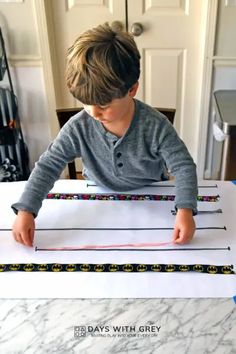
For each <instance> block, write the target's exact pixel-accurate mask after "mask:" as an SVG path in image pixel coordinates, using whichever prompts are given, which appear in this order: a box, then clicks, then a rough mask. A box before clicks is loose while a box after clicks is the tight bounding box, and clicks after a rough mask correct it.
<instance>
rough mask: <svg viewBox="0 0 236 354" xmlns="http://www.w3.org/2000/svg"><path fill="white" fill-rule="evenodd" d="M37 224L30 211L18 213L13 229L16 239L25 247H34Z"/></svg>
mask: <svg viewBox="0 0 236 354" xmlns="http://www.w3.org/2000/svg"><path fill="white" fill-rule="evenodd" d="M34 230H35V222H34V216H33V214H31V213H29V212H28V211H21V210H19V211H18V214H17V217H16V220H15V222H14V224H13V227H12V233H13V236H14V239H15V240H16V241H17V242H19V243H22V244H23V245H25V246H29V247H33V240H34Z"/></svg>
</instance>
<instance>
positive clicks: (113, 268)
mask: <svg viewBox="0 0 236 354" xmlns="http://www.w3.org/2000/svg"><path fill="white" fill-rule="evenodd" d="M9 271H11V272H12V271H13V272H14V271H17V272H96V273H101V272H126V273H143V272H154V273H158V272H165V273H172V272H182V273H184V272H197V273H208V274H235V273H234V270H233V266H232V265H211V264H136V263H135V264H112V263H105V264H88V263H85V264H83V263H76V264H65V263H63V264H61V263H43V264H35V263H16V264H0V272H9Z"/></svg>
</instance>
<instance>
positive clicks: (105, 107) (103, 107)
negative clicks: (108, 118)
mask: <svg viewBox="0 0 236 354" xmlns="http://www.w3.org/2000/svg"><path fill="white" fill-rule="evenodd" d="M99 108H101V109H104V110H105V109H107V108H109V106H99Z"/></svg>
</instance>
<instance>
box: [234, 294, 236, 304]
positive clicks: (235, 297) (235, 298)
mask: <svg viewBox="0 0 236 354" xmlns="http://www.w3.org/2000/svg"><path fill="white" fill-rule="evenodd" d="M233 300H234V302H235V304H236V295H235V296H233Z"/></svg>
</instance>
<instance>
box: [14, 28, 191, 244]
mask: <svg viewBox="0 0 236 354" xmlns="http://www.w3.org/2000/svg"><path fill="white" fill-rule="evenodd" d="M139 74H140V54H139V52H138V49H137V47H136V44H135V42H134V40H133V37H132V36H131V35H130V34H128V33H126V32H117V33H116V32H114V31H113V30H112V29H111V28H110V27H109V25H108V24H105V25H103V26H98V27H97V28H94V29H92V30H89V31H87V32H85V33H84V34H82V35H81V36H80V37H79V38H78V39H77V40H76V41H75V43H74V45H73V46H72V47H71V48H70V49H69V51H68V56H67V71H66V79H67V85H68V87H69V90H70V92H71V93H72V94H73V96H74V97H76V98H77V99H78V100H80V101H81V102H82V104H83V106H84V110H83V111H81V112H80V113H78V114H76V115H75V116H74V117H72V118H71V119H70V121H69V122H68V123H67V124H66V125H65V126H64V127H63V128H62V129H61V131H60V132H59V134H58V136H57V138H56V139H55V140H54V142H53V143H52V144H51V145H50V146H49V148H48V150H47V151H46V152H45V153H44V154H43V155H42V156H41V157H40V159H39V161H38V163H37V164H36V167H35V169H34V170H33V172H32V174H31V176H30V178H29V180H28V182H27V184H26V187H25V190H24V192H23V194H22V196H21V198H20V200H19V202H18V203H16V204H13V206H12V208H13V210H14V211H15V212H16V213H17V214H18V215H17V218H16V221H15V223H14V225H13V235H14V238H15V240H16V241H17V242H20V243H22V244H24V245H26V246H32V245H33V238H34V229H35V224H34V217H36V216H37V214H38V211H39V209H40V207H41V205H42V201H43V199H44V198H45V197H46V195H47V193H48V192H49V190H50V189H51V188H52V187H53V185H54V182H55V181H56V180H57V179H58V178H59V176H60V174H61V172H62V171H63V169H64V168H65V166H66V164H67V163H68V162H69V161H72V160H73V159H74V158H75V157H82V161H83V164H84V169H83V175H84V177H85V178H88V179H90V180H93V181H94V182H96V183H97V184H98V185H101V186H106V187H108V188H111V189H113V190H116V191H125V190H131V189H135V188H139V187H142V186H145V185H148V184H150V183H152V182H156V181H160V180H162V179H163V176H164V175H165V172H166V166H167V168H168V169H169V170H170V171H171V174H172V175H174V177H175V184H176V198H175V205H176V209H177V215H176V220H175V226H174V233H173V242H175V243H178V244H183V243H186V242H189V241H190V240H191V239H192V237H193V234H194V231H195V223H194V219H193V214H194V212H195V210H196V196H197V178H196V167H195V164H194V162H193V160H192V158H191V157H190V155H189V153H188V151H187V148H186V147H185V145H184V143H183V142H182V141H181V140H180V138H179V137H178V136H177V134H176V132H175V130H174V128H173V126H172V125H171V124H170V123H169V121H168V120H167V118H166V117H165V116H163V115H162V114H161V113H159V112H157V111H156V110H154V109H153V108H151V107H150V106H148V105H146V104H144V103H142V102H140V101H138V100H135V99H134V96H135V94H136V92H137V89H138V79H139Z"/></svg>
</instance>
